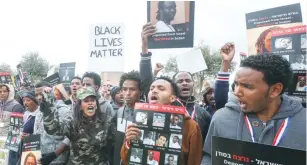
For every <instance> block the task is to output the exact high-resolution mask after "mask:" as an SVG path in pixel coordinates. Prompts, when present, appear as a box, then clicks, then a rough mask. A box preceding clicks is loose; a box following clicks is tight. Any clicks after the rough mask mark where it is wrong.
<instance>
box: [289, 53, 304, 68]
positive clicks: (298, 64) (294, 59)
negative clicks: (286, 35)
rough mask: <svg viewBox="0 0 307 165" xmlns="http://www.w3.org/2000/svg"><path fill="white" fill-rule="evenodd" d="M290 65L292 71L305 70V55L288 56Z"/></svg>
mask: <svg viewBox="0 0 307 165" xmlns="http://www.w3.org/2000/svg"><path fill="white" fill-rule="evenodd" d="M290 63H291V68H292V70H304V69H307V65H306V55H303V54H299V55H292V56H290Z"/></svg>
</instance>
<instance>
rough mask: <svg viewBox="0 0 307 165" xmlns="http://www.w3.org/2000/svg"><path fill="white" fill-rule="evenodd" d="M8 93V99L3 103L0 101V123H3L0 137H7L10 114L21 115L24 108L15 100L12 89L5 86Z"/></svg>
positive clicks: (9, 86)
mask: <svg viewBox="0 0 307 165" xmlns="http://www.w3.org/2000/svg"><path fill="white" fill-rule="evenodd" d="M6 86H7V87H8V88H9V90H10V92H9V96H8V99H7V100H6V101H5V102H1V101H0V113H1V115H0V122H3V123H4V126H3V127H0V136H7V134H8V132H9V125H10V116H11V113H12V112H19V113H23V112H24V108H23V107H22V105H20V104H19V103H18V102H17V101H16V100H15V99H14V97H15V92H14V87H13V86H11V85H6Z"/></svg>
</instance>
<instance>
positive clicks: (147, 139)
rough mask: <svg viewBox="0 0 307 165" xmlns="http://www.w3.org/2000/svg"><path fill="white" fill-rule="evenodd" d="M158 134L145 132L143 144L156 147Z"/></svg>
mask: <svg viewBox="0 0 307 165" xmlns="http://www.w3.org/2000/svg"><path fill="white" fill-rule="evenodd" d="M155 139H156V132H154V131H146V130H145V131H144V140H143V144H147V145H152V146H153V145H155Z"/></svg>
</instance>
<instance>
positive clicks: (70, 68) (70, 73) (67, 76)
mask: <svg viewBox="0 0 307 165" xmlns="http://www.w3.org/2000/svg"><path fill="white" fill-rule="evenodd" d="M75 70H76V63H75V62H69V63H61V64H60V68H59V76H60V81H61V83H63V84H64V87H66V88H67V87H69V86H70V82H71V80H72V78H74V77H75V72H76V71H75Z"/></svg>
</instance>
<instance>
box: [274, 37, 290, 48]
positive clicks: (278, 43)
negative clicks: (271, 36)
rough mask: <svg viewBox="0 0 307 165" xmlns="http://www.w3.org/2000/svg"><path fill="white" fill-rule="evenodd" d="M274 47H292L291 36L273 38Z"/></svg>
mask: <svg viewBox="0 0 307 165" xmlns="http://www.w3.org/2000/svg"><path fill="white" fill-rule="evenodd" d="M275 48H276V49H277V50H280V49H281V50H282V49H292V38H291V37H282V38H277V39H276V40H275Z"/></svg>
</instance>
